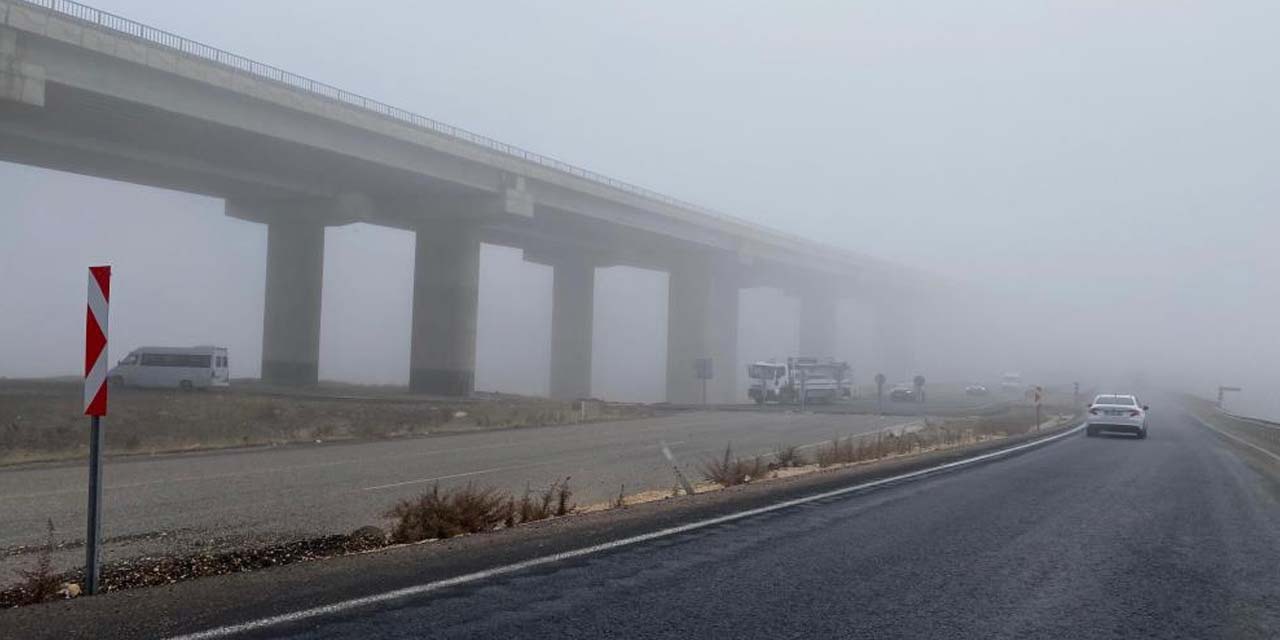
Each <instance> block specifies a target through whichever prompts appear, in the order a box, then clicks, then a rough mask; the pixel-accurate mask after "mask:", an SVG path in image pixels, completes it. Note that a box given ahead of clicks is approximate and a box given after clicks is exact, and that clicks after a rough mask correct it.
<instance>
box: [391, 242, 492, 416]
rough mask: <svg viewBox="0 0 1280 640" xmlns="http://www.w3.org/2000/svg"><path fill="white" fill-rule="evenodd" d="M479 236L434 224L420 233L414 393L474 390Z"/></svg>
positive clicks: (415, 268) (412, 377)
mask: <svg viewBox="0 0 1280 640" xmlns="http://www.w3.org/2000/svg"><path fill="white" fill-rule="evenodd" d="M479 293H480V234H479V229H478V227H477V226H476V225H475V224H473V223H470V222H466V221H461V220H447V221H440V222H433V223H431V224H430V225H429V226H425V227H423V228H421V229H419V230H418V232H417V239H416V242H415V249H414V266H413V332H412V338H411V342H412V344H411V345H410V356H409V358H410V359H409V388H410V389H411V390H413V391H414V392H417V393H427V394H431V395H442V396H466V395H470V394H471V393H472V391H474V390H475V369H476V313H477V311H478V306H479V301H480V297H479Z"/></svg>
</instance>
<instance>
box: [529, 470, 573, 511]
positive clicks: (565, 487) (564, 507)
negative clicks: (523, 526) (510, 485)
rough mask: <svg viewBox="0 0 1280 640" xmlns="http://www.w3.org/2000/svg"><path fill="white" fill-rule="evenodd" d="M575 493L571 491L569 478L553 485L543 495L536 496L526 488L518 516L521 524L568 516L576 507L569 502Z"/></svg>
mask: <svg viewBox="0 0 1280 640" xmlns="http://www.w3.org/2000/svg"><path fill="white" fill-rule="evenodd" d="M572 496H573V491H571V490H570V489H569V478H565V479H564V480H557V481H555V482H552V483H551V486H549V487H547V488H546V489H545V490H543V491H542V493H540V494H538V495H537V496H535V495H534V494H533V491H532V490H530V489H528V488H526V489H525V491H524V497H523V498H521V499H520V506H519V509H518V515H519V520H520V522H534V521H537V520H546V519H547V518H550V517H552V516H563V515H568V514H569V512H570V511H573V507H574V505H573V504H572V503H570V502H569V499H570V498H571V497H572Z"/></svg>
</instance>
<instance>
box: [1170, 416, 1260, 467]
mask: <svg viewBox="0 0 1280 640" xmlns="http://www.w3.org/2000/svg"><path fill="white" fill-rule="evenodd" d="M1187 415H1190V416H1191V417H1192V418H1195V419H1196V422H1199V423H1200V424H1202V425H1204V426H1206V427H1208V428H1210V429H1213V430H1214V431H1217V432H1218V433H1220V434H1222V435H1224V436H1226V437H1228V438H1231V439H1232V440H1235V441H1236V442H1239V443H1240V444H1242V445H1244V446H1246V447H1253V448H1254V449H1257V450H1258V451H1261V452H1262V453H1265V454H1267V455H1269V456H1271V457H1272V458H1275V459H1276V460H1277V461H1280V455H1276V454H1275V453H1272V452H1270V451H1268V450H1266V449H1263V448H1262V447H1259V446H1258V445H1256V444H1254V443H1252V442H1249V441H1247V440H1245V439H1243V438H1241V437H1240V436H1234V435H1231V434H1230V433H1227V432H1226V431H1223V430H1222V429H1219V428H1217V427H1215V426H1213V425H1211V424H1209V423H1208V422H1205V421H1204V420H1202V419H1201V418H1200V416H1196V415H1191V414H1187Z"/></svg>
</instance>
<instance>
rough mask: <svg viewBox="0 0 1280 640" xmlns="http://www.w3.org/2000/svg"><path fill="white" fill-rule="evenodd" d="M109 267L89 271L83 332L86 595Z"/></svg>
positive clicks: (97, 498) (92, 560)
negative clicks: (86, 447)
mask: <svg viewBox="0 0 1280 640" xmlns="http://www.w3.org/2000/svg"><path fill="white" fill-rule="evenodd" d="M110 299H111V267H108V266H103V267H89V308H88V316H87V317H86V319H85V330H84V414H85V415H87V416H89V531H88V534H87V535H86V536H85V545H84V548H85V556H84V583H85V593H87V594H89V595H93V594H94V593H97V591H98V559H99V556H100V555H101V554H100V552H99V550H98V546H99V545H98V543H99V540H100V539H101V535H102V520H101V517H100V516H101V512H102V417H103V416H105V415H107V362H108V360H107V303H108V301H109V300H110Z"/></svg>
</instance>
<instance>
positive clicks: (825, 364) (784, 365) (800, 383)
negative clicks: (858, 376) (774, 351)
mask: <svg viewBox="0 0 1280 640" xmlns="http://www.w3.org/2000/svg"><path fill="white" fill-rule="evenodd" d="M851 371H852V370H851V369H850V367H849V363H847V362H843V361H840V360H836V359H835V358H814V357H792V358H787V360H786V362H773V361H769V362H756V363H754V364H749V365H747V376H748V377H750V378H751V386H750V387H749V388H748V389H747V396H748V397H750V398H751V399H752V400H754V401H755V402H756V404H764V403H766V402H780V403H787V404H791V403H799V402H800V392H801V389H802V388H803V389H804V396H805V402H835V401H836V400H839V399H841V398H848V397H851V396H852V395H853V376H852V373H851Z"/></svg>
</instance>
